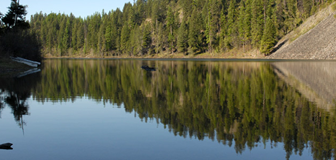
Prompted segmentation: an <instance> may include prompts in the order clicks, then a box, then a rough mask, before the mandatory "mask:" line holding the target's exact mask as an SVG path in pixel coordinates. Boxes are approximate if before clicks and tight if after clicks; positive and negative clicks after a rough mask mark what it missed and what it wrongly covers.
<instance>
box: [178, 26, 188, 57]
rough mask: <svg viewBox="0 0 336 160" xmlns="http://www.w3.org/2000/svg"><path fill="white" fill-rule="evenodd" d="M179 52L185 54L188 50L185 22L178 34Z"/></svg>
mask: <svg viewBox="0 0 336 160" xmlns="http://www.w3.org/2000/svg"><path fill="white" fill-rule="evenodd" d="M177 47H178V51H179V52H182V53H185V52H186V51H187V49H188V30H187V26H186V24H185V21H182V23H181V26H180V28H179V30H178V34H177Z"/></svg>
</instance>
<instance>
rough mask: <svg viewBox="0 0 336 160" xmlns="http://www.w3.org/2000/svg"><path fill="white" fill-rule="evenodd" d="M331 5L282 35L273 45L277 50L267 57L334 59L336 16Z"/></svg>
mask: <svg viewBox="0 0 336 160" xmlns="http://www.w3.org/2000/svg"><path fill="white" fill-rule="evenodd" d="M332 5H333V4H332ZM332 5H330V6H329V7H326V8H325V9H323V10H321V11H319V12H318V13H316V14H315V15H313V16H311V17H310V18H308V19H307V20H306V21H305V22H304V23H303V24H302V25H301V26H300V27H298V28H297V29H296V30H294V31H292V32H291V33H289V34H288V35H287V36H285V37H283V38H282V39H281V40H280V41H279V43H278V44H277V46H276V47H275V48H277V51H275V52H274V53H273V54H271V55H270V56H268V58H271V59H336V32H335V31H336V18H335V16H334V15H335V11H334V10H333V9H332V8H333V7H332ZM311 28H312V29H311ZM297 37H298V38H297ZM294 39H295V40H294Z"/></svg>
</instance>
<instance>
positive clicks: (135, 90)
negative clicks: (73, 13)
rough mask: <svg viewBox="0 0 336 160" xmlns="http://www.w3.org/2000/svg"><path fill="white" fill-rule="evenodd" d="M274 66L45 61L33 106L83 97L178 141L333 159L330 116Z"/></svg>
mask: <svg viewBox="0 0 336 160" xmlns="http://www.w3.org/2000/svg"><path fill="white" fill-rule="evenodd" d="M296 63H298V62H296ZM302 63H304V62H302ZM141 66H155V69H156V71H155V72H147V71H146V70H143V69H142V68H141ZM275 66H276V65H275V64H270V63H267V62H249V63H244V62H193V61H189V62H184V61H135V60H134V61H133V60H47V61H45V68H44V69H43V70H42V72H41V81H40V82H38V84H37V85H36V87H34V89H33V98H34V99H35V100H37V101H40V102H45V101H53V102H62V101H72V102H75V101H76V99H77V98H83V97H88V98H90V99H92V100H95V101H102V102H104V103H113V104H117V105H119V106H120V105H121V104H124V106H125V110H126V111H127V112H130V113H131V112H133V111H135V112H136V113H137V116H138V117H139V118H140V119H141V120H143V121H145V122H147V121H148V120H156V121H157V123H161V124H163V125H164V126H165V127H166V128H168V129H169V131H170V132H172V133H173V134H175V135H176V136H183V137H196V138H198V139H200V140H202V139H204V138H206V137H207V138H210V139H212V140H216V141H218V142H220V143H223V144H224V145H228V146H232V147H234V148H235V150H236V152H237V153H242V152H244V151H245V150H252V149H253V148H254V147H256V146H255V145H256V144H257V143H259V142H263V143H264V144H265V145H266V142H271V144H272V146H271V147H273V146H277V145H278V143H283V144H284V149H285V151H286V153H287V155H286V158H289V157H290V156H291V155H292V154H299V155H301V154H302V152H303V150H304V149H305V148H307V147H309V149H310V150H311V153H312V154H313V156H314V158H315V159H323V158H328V159H330V158H332V157H333V156H334V155H335V153H334V152H335V148H336V132H335V129H334V126H336V119H335V118H336V117H335V116H334V115H335V110H334V109H333V108H329V109H328V110H326V109H325V108H323V107H320V106H319V105H317V103H315V102H314V101H312V100H311V99H309V98H307V97H306V96H305V95H304V94H302V92H303V91H302V90H300V89H298V88H297V87H295V86H294V85H291V84H290V83H289V82H288V81H287V80H286V79H283V78H280V77H279V76H278V74H277V72H283V70H281V68H280V67H279V66H278V68H275ZM275 69H276V70H275ZM327 69H328V68H327ZM293 75H294V73H293ZM312 78H314V76H312ZM298 83H301V82H300V81H298ZM27 96H29V95H26V96H24V95H20V96H17V97H18V100H22V99H20V97H23V99H24V98H25V97H27ZM14 101H15V100H14ZM21 102H22V101H18V103H15V106H19V104H22V103H21ZM22 106H23V107H26V108H28V106H25V105H22ZM20 113H23V114H26V113H28V109H27V112H25V110H24V111H21V112H20Z"/></svg>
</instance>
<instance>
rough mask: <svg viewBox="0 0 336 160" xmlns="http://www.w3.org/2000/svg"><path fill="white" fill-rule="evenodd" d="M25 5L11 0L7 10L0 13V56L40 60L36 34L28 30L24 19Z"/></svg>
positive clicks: (27, 24) (27, 23) (28, 26)
mask: <svg viewBox="0 0 336 160" xmlns="http://www.w3.org/2000/svg"><path fill="white" fill-rule="evenodd" d="M26 7H27V6H24V5H21V4H19V3H18V2H17V1H16V0H12V1H11V4H10V7H8V8H9V10H8V12H7V13H6V14H5V15H2V14H0V56H1V58H9V56H14V57H16V56H19V57H24V58H27V59H30V60H35V61H41V49H40V43H39V40H38V38H37V36H36V35H35V34H34V33H33V32H30V30H29V28H30V25H29V22H28V21H26V19H25V15H26V14H27V11H26Z"/></svg>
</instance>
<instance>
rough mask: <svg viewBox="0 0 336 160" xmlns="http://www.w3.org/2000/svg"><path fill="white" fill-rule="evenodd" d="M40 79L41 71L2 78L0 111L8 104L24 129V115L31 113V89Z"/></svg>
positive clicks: (0, 80)
mask: <svg viewBox="0 0 336 160" xmlns="http://www.w3.org/2000/svg"><path fill="white" fill-rule="evenodd" d="M39 81H40V76H39V73H37V74H33V75H28V76H26V77H22V78H9V79H8V78H7V79H0V84H1V85H0V88H1V89H0V90H1V92H0V111H1V110H2V109H3V108H4V107H5V106H8V107H10V108H11V109H12V113H13V115H14V118H15V121H16V122H17V123H18V125H19V126H20V127H21V128H22V129H23V127H24V125H25V124H26V123H25V122H24V120H23V116H24V115H29V112H28V110H29V106H28V104H27V102H26V101H27V99H28V98H29V97H30V96H31V90H32V88H33V87H34V86H36V84H37V83H38V82H39Z"/></svg>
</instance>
